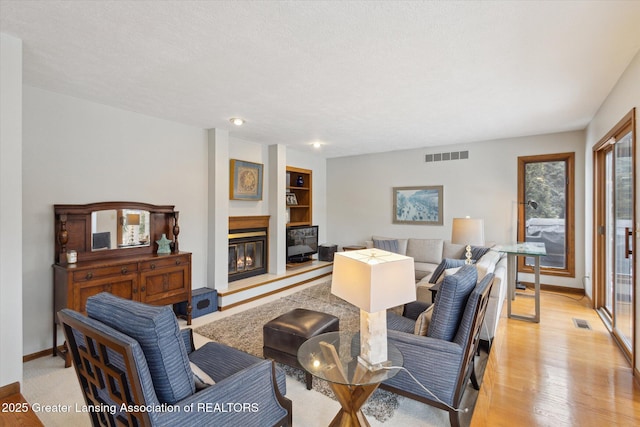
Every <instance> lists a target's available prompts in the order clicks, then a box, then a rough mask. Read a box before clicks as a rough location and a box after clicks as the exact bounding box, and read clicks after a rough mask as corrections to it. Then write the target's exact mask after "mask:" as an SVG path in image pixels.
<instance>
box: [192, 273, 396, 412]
mask: <svg viewBox="0 0 640 427" xmlns="http://www.w3.org/2000/svg"><path fill="white" fill-rule="evenodd" d="M294 308H306V309H309V310H316V311H321V312H324V313H329V314H332V315H334V316H336V317H338V318H339V319H340V330H341V331H352V332H357V331H358V330H359V328H360V323H359V321H360V318H359V316H360V311H359V310H358V309H357V308H356V307H355V306H353V305H351V304H349V303H347V302H346V301H344V300H342V299H340V298H338V297H336V296H334V295H332V294H331V283H330V282H326V283H321V284H319V285H316V286H312V287H310V288H307V289H304V290H302V291H299V292H296V293H294V294H291V295H289V296H286V297H283V298H280V299H278V300H276V301H273V302H270V303H267V304H263V305H261V306H259V307H256V308H253V309H250V310H247V311H244V312H242V313H238V314H235V315H233V316H229V317H226V318H224V319H220V320H217V321H215V322H212V323H209V324H206V325H204V326H201V327H199V328H197V329H196V330H195V332H196V333H198V334H200V335H203V336H205V337H207V338H209V339H211V340H212V341H217V342H220V343H223V344H226V345H228V346H231V347H234V348H237V349H240V350H243V351H246V352H247V353H250V354H253V355H256V356H258V357H262V326H263V325H264V324H265V323H267V322H268V321H270V320H271V319H274V318H276V317H278V316H280V315H281V314H284V313H286V312H288V311H290V310H293V309H294ZM280 367H282V369H283V370H284V371H285V372H286V374H287V375H288V376H290V377H292V378H294V379H296V380H297V381H300V382H302V383H304V373H303V372H302V370H300V369H295V368H291V367H289V366H285V365H282V364H280ZM313 389H314V390H315V391H318V392H320V393H322V394H325V395H326V396H329V397H331V398H334V396H333V392H332V391H331V388H330V387H329V384H328V383H327V382H326V381H323V380H320V379H318V378H314V379H313ZM397 408H398V396H397V395H395V394H393V393H390V392H388V391H386V390H381V389H378V390H376V391H375V392H374V393H373V395H372V396H371V397H370V398H369V400H368V401H367V403H366V404H365V406H364V407H363V408H362V410H363V412H364V413H365V414H366V415H368V416H371V417H374V418H375V419H376V420H378V421H380V422H385V421H386V420H388V419H389V418H391V417H392V416H393V413H394V411H395V410H396V409H397Z"/></svg>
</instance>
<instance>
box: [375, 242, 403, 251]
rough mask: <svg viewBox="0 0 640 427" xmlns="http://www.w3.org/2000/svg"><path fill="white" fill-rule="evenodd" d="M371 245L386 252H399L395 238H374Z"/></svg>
mask: <svg viewBox="0 0 640 427" xmlns="http://www.w3.org/2000/svg"><path fill="white" fill-rule="evenodd" d="M373 247H374V248H376V249H382V250H383V251H387V252H393V253H396V254H397V253H399V250H398V241H397V240H391V239H389V240H387V239H385V240H374V241H373Z"/></svg>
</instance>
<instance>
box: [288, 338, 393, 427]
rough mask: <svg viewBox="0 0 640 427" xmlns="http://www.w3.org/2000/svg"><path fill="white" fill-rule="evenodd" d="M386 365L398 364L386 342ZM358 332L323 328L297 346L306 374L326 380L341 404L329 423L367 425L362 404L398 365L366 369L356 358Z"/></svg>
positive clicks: (391, 345) (336, 424)
mask: <svg viewBox="0 0 640 427" xmlns="http://www.w3.org/2000/svg"><path fill="white" fill-rule="evenodd" d="M387 348H388V349H387V353H388V357H387V358H388V362H389V366H402V363H403V359H402V354H401V353H400V351H399V350H398V349H397V348H396V346H394V345H393V344H392V343H390V342H389V343H387ZM359 352H360V333H359V332H356V333H352V332H327V333H325V334H320V335H317V336H315V337H312V338H310V339H309V340H307V341H306V342H304V343H303V344H302V345H301V346H300V348H299V349H298V361H299V362H300V365H301V366H302V367H303V368H304V369H305V370H306V371H307V372H309V373H310V374H312V375H313V376H315V377H318V378H321V379H323V380H326V381H328V382H329V385H330V386H331V390H333V392H334V394H335V395H336V399H338V402H340V405H341V406H342V408H341V409H340V411H339V412H338V413H337V414H336V416H335V417H334V418H333V420H332V421H331V424H330V426H368V425H369V422H368V421H367V419H366V417H365V416H364V414H363V413H362V410H361V408H362V405H364V403H365V402H366V401H367V399H368V398H369V396H371V394H372V393H373V392H374V391H375V390H376V389H377V388H378V386H379V385H380V383H381V382H382V381H384V380H386V379H389V378H392V377H393V376H394V375H396V374H397V373H398V371H399V369H380V370H377V371H369V370H368V369H367V368H366V367H365V366H364V365H363V364H361V363H360V362H358V354H359Z"/></svg>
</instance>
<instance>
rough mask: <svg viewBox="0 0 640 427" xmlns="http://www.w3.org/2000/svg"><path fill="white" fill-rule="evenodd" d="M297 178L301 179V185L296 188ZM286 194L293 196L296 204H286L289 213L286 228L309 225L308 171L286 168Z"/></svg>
mask: <svg viewBox="0 0 640 427" xmlns="http://www.w3.org/2000/svg"><path fill="white" fill-rule="evenodd" d="M298 178H302V185H300V186H298V185H297V182H298ZM286 185H287V188H286V189H287V193H293V194H295V196H296V197H295V198H296V200H297V204H295V205H290V204H287V209H288V211H289V222H288V223H287V226H288V227H292V226H296V225H311V223H312V221H311V217H312V215H311V213H312V206H311V200H312V190H311V189H312V187H313V183H312V174H311V171H310V170H309V169H302V168H296V167H293V166H287V182H286Z"/></svg>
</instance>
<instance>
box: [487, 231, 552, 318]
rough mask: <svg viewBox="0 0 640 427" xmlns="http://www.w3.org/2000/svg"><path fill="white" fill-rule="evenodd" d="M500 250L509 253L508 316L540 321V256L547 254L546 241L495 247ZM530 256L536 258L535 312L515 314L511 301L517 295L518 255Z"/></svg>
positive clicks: (534, 269)
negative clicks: (529, 314) (531, 313)
mask: <svg viewBox="0 0 640 427" xmlns="http://www.w3.org/2000/svg"><path fill="white" fill-rule="evenodd" d="M495 250H497V251H500V252H505V253H506V254H507V275H508V280H507V282H508V283H507V286H508V287H507V290H508V292H507V316H508V317H509V318H512V319H519V320H527V321H530V322H535V323H540V258H541V257H543V256H546V255H547V249H546V247H545V246H544V243H540V242H522V243H516V244H515V245H502V246H500V247H497V248H495ZM518 256H529V257H533V258H534V259H535V264H534V268H533V271H534V274H535V283H534V298H535V314H534V315H533V316H527V315H523V314H514V313H512V312H511V301H512V300H513V299H514V298H515V296H516V271H517V270H518V266H517V265H516V257H518Z"/></svg>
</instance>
